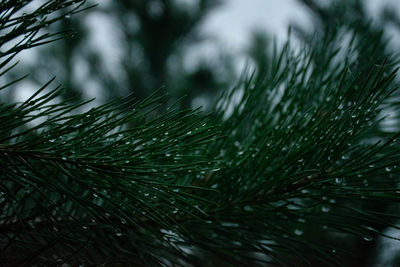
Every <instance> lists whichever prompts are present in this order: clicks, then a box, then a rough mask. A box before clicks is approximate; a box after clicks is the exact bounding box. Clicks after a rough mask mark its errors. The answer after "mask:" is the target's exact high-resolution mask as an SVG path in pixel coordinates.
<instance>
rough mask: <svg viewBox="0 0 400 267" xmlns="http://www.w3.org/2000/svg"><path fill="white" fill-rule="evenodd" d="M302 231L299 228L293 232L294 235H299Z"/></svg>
mask: <svg viewBox="0 0 400 267" xmlns="http://www.w3.org/2000/svg"><path fill="white" fill-rule="evenodd" d="M303 233H304V232H303V230H301V229H296V230H294V234H295V235H298V236H300V235H302V234H303Z"/></svg>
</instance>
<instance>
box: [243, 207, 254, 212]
mask: <svg viewBox="0 0 400 267" xmlns="http://www.w3.org/2000/svg"><path fill="white" fill-rule="evenodd" d="M243 209H244V210H245V211H248V212H251V211H253V208H252V207H251V206H245V207H244V208H243Z"/></svg>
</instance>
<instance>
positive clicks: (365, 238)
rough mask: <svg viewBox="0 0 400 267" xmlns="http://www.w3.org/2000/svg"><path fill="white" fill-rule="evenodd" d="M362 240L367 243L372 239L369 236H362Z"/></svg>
mask: <svg viewBox="0 0 400 267" xmlns="http://www.w3.org/2000/svg"><path fill="white" fill-rule="evenodd" d="M363 239H364V240H365V241H367V242H369V241H372V237H371V236H364V237H363Z"/></svg>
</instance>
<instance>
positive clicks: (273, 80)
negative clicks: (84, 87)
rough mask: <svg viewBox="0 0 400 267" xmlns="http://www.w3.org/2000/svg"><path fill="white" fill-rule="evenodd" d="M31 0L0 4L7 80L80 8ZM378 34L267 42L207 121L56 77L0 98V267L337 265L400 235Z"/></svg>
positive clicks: (392, 90)
mask: <svg viewBox="0 0 400 267" xmlns="http://www.w3.org/2000/svg"><path fill="white" fill-rule="evenodd" d="M35 3H38V1H33V0H30V1H29V0H28V1H26V0H25V1H22V0H18V1H11V0H9V1H2V2H1V3H0V31H1V36H0V50H1V54H0V56H1V59H2V61H1V63H0V68H1V72H0V76H1V77H2V78H3V77H4V75H5V74H6V73H9V72H11V71H13V70H14V69H15V68H16V64H15V63H14V58H15V57H16V56H17V55H18V53H19V52H21V51H23V50H25V49H28V48H32V47H35V46H39V45H43V44H46V43H49V42H52V41H55V40H57V39H58V38H61V37H62V38H64V37H67V36H66V35H68V33H47V32H45V28H46V27H47V26H48V24H51V23H54V22H56V21H58V20H60V19H61V18H62V17H65V16H70V15H71V14H74V13H77V12H79V11H82V10H84V9H85V8H86V7H85V6H84V3H85V1H84V0H77V1H61V0H47V1H45V2H44V3H42V5H39V6H37V5H34V4H35ZM349 36H350V37H353V38H348V37H349ZM381 38H383V37H382V35H379V36H375V37H374V38H373V39H370V38H369V39H367V40H366V39H363V38H360V37H359V36H358V35H357V33H356V32H355V30H354V29H353V30H352V29H350V30H348V31H344V30H343V31H331V32H330V33H329V35H327V36H325V37H324V38H314V39H312V40H311V41H310V42H309V43H308V44H307V45H304V46H303V47H302V49H300V50H294V49H292V48H291V46H290V41H288V43H286V44H285V46H284V47H283V48H282V49H278V48H277V47H276V46H274V50H273V52H272V53H271V55H269V56H268V57H266V60H268V64H267V63H263V68H260V69H258V70H256V71H254V72H253V73H252V74H251V75H246V74H244V75H243V77H242V78H241V79H240V81H239V82H238V83H237V85H236V86H235V87H233V88H232V89H231V90H225V93H224V94H223V95H222V96H221V97H220V98H219V101H218V102H217V104H216V105H215V107H214V109H213V111H212V112H211V113H209V114H204V113H201V112H200V111H199V110H179V109H178V108H177V105H178V104H179V103H177V104H176V105H172V106H170V107H169V108H168V109H166V110H163V111H161V109H160V108H159V106H160V105H164V101H165V98H164V97H163V95H162V94H160V93H159V92H156V93H154V94H152V95H151V96H150V97H149V98H147V99H145V100H143V101H140V102H135V101H133V100H132V97H129V96H128V97H126V98H122V99H117V100H114V101H112V102H110V103H107V104H104V105H101V106H99V107H94V108H91V109H90V110H88V111H86V112H82V111H81V107H82V106H85V105H87V104H88V103H87V102H84V103H80V104H76V105H71V104H69V103H70V102H67V101H66V100H62V99H61V100H60V98H59V96H60V95H62V94H63V90H62V89H60V87H56V88H55V89H52V86H53V85H52V81H49V82H48V83H46V84H44V85H43V86H42V87H41V88H40V89H38V90H37V92H35V94H34V95H32V96H31V97H30V98H29V99H28V100H26V101H24V102H22V103H1V104H0V117H1V120H0V125H1V127H0V170H1V171H0V192H1V195H0V210H1V213H0V233H1V234H0V245H1V246H0V249H1V251H0V263H1V265H4V266H31V265H33V266H54V265H59V266H76V265H90V266H97V265H100V266H125V265H127V266H132V265H138V266H142V265H143V266H148V265H156V266H158V265H167V266H170V265H171V266H174V265H178V266H181V265H189V266H190V265H193V266H219V265H228V266H229V265H232V266H235V265H237V266H270V265H271V264H275V265H279V266H293V265H294V266H307V265H312V266H338V265H344V264H346V263H348V262H349V261H350V260H352V257H353V255H352V251H354V246H353V245H354V244H356V243H358V242H371V240H372V239H373V238H376V236H377V235H384V234H383V232H382V229H383V228H384V227H393V228H395V229H398V226H396V224H395V220H396V219H398V217H399V216H398V215H397V214H398V208H397V207H396V205H395V204H396V203H397V202H398V201H399V199H400V198H399V196H400V195H399V191H400V188H399V182H398V174H399V170H400V167H399V164H400V152H399V132H398V130H397V128H395V129H392V128H387V127H385V124H384V122H385V117H386V114H387V111H388V110H390V111H391V112H392V113H393V115H392V116H391V118H390V119H391V120H392V121H393V122H394V123H396V125H397V124H398V123H399V118H398V115H397V114H399V113H398V112H399V111H398V106H399V105H398V97H397V95H398V83H397V82H396V80H395V76H396V69H395V67H396V64H395V62H397V58H396V57H394V56H393V55H386V56H385V57H386V59H382V58H381V57H376V53H378V52H381V51H380V50H379V49H380V46H379V45H373V44H384V42H383V39H381ZM366 47H370V49H364V50H362V51H364V52H365V53H363V54H359V53H358V52H357V51H360V50H361V49H363V48H366ZM355 54H357V55H361V56H362V60H363V61H362V62H363V64H364V65H363V66H361V67H360V66H359V61H357V59H358V58H357V57H356V56H355ZM260 62H263V61H260ZM21 79H23V77H22V78H18V79H16V80H14V81H11V82H7V81H2V82H3V85H2V87H1V89H2V91H5V90H10V89H11V87H12V85H13V84H14V83H16V82H18V81H19V80H21ZM371 202H375V203H377V204H379V205H383V206H387V207H389V208H388V209H387V210H385V211H384V212H381V211H377V210H376V209H375V208H374V207H372V206H371V205H369V203H371ZM387 238H394V239H396V238H398V237H395V236H387Z"/></svg>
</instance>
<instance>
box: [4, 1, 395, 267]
mask: <svg viewBox="0 0 400 267" xmlns="http://www.w3.org/2000/svg"><path fill="white" fill-rule="evenodd" d="M298 1H299V2H301V3H302V4H303V5H304V7H306V8H307V10H308V12H309V14H310V17H311V18H312V21H313V27H312V28H306V29H305V28H302V27H300V26H298V24H297V23H296V22H293V23H292V25H291V28H292V31H291V32H292V36H294V38H297V40H300V41H301V42H304V44H305V45H306V46H307V45H311V43H312V42H313V41H315V39H316V38H319V39H320V41H321V42H322V43H326V44H327V45H340V44H337V43H336V44H335V43H332V42H331V40H330V39H329V38H331V37H332V36H335V34H336V31H339V30H342V29H343V28H345V29H347V30H348V31H349V32H354V33H355V38H360V39H365V42H364V44H365V45H360V46H357V49H358V54H357V55H356V56H357V59H358V60H356V62H357V64H353V65H352V68H354V69H353V70H351V71H352V72H354V73H359V72H361V73H367V72H369V69H365V66H370V64H365V62H363V60H370V58H369V57H364V56H363V55H370V54H371V50H373V51H374V55H375V60H376V62H377V64H380V63H382V62H383V61H384V59H385V58H387V57H388V56H390V55H392V54H393V53H394V52H395V49H393V47H391V46H390V42H389V39H390V38H391V35H393V33H398V30H400V18H399V17H398V16H397V13H396V12H395V11H396V9H395V8H393V7H384V8H383V9H382V10H381V12H380V13H379V18H378V19H375V20H374V21H372V20H371V16H370V14H369V13H368V12H367V11H366V7H365V2H363V1H361V0H349V1H347V0H346V1H344V0H343V1H328V2H327V1H317V0H298ZM221 5H224V1H222V0H218V1H217V0H198V1H176V0H175V1H167V0H151V1H142V0H121V1H107V2H105V4H101V5H99V6H97V7H96V8H94V9H92V10H90V11H88V12H87V13H85V15H84V16H76V17H72V18H67V19H65V20H63V21H62V22H61V23H59V24H57V25H53V26H52V27H55V30H56V31H68V30H72V31H73V32H74V37H73V38H68V39H64V40H61V41H59V42H56V43H54V44H51V45H49V46H46V47H44V48H39V49H36V50H35V51H34V52H30V53H35V54H31V60H29V61H28V62H22V63H21V66H20V67H19V69H20V70H21V72H24V73H30V76H29V79H30V82H31V83H33V84H37V85H39V84H42V83H43V82H45V81H46V79H49V77H48V76H47V75H48V74H53V73H57V80H59V81H60V82H62V84H63V86H64V87H65V88H66V89H67V90H66V92H67V94H66V95H65V97H67V98H70V99H71V101H79V100H82V99H87V98H91V97H96V98H97V99H98V100H99V101H100V102H105V101H107V100H110V99H113V98H116V97H119V96H126V95H128V94H132V96H133V97H134V98H135V99H137V100H141V99H144V98H145V97H147V96H149V95H150V94H151V93H152V92H154V91H155V90H157V89H160V88H161V90H162V91H163V92H165V93H167V94H168V96H169V98H168V99H169V103H173V102H175V101H176V100H177V99H179V98H181V97H183V96H185V97H184V98H183V101H181V102H180V105H181V108H188V107H197V106H203V107H204V108H205V109H206V110H207V107H210V106H212V104H213V100H214V99H216V97H215V96H216V94H219V93H222V92H220V91H219V90H226V89H229V88H230V87H232V86H233V85H234V83H235V81H237V80H238V77H237V76H238V73H236V72H235V64H236V63H235V59H236V58H235V57H236V55H234V54H231V53H230V52H229V51H226V50H225V49H223V48H222V47H221V48H220V53H219V56H218V57H217V58H215V59H214V60H213V61H210V60H206V59H205V60H200V61H199V62H197V64H195V67H193V68H190V69H189V68H187V67H185V65H184V63H183V61H184V57H185V55H186V52H187V51H188V49H190V47H191V46H193V45H196V44H198V43H200V42H202V41H204V36H201V34H200V32H199V27H200V25H201V23H202V22H203V20H204V19H205V18H206V17H207V15H208V14H210V12H212V10H214V9H215V8H217V7H220V6H221ZM94 16H100V17H102V18H103V20H104V21H105V22H107V23H108V24H109V25H112V27H109V25H108V26H107V27H106V25H103V26H104V27H102V28H103V30H104V31H106V35H105V36H106V37H107V38H115V39H116V40H118V41H117V42H115V45H116V47H104V46H103V48H105V49H108V51H106V52H107V53H104V51H101V50H99V49H96V48H95V47H96V45H97V46H100V47H101V45H102V44H101V39H100V40H99V39H98V38H97V36H98V34H99V33H98V32H96V31H94V29H96V27H90V25H91V23H92V24H93V20H91V18H93V17H94ZM92 26H93V25H92ZM95 26H96V25H95ZM343 26H344V27H343ZM103 36H104V34H103ZM368 40H378V42H373V43H372V42H368ZM96 42H97V43H96ZM99 42H100V43H99ZM274 45H275V44H274V43H273V38H272V37H271V36H269V35H268V34H267V33H266V32H265V31H260V30H255V31H254V32H253V36H252V38H251V42H250V45H249V46H248V47H247V48H246V49H245V50H244V53H245V54H246V55H247V57H248V58H249V65H250V66H251V67H252V68H249V69H253V67H254V69H255V70H256V73H257V74H259V75H260V77H258V79H262V78H263V77H262V74H263V73H265V71H266V70H267V69H268V67H269V64H270V62H271V59H270V57H271V54H272V50H273V47H274ZM324 51H325V50H324V49H323V47H321V49H320V50H318V49H316V51H315V53H317V54H318V53H319V56H315V57H314V59H316V60H318V59H320V60H321V62H324V56H326V55H324V54H323V52H324ZM393 58H399V57H390V59H393ZM110 62H111V63H112V64H110ZM22 64H23V65H22ZM314 64H315V65H316V66H318V64H319V62H314ZM389 64H392V65H393V66H397V65H398V62H389ZM110 66H117V68H110ZM13 75H16V74H15V73H14V74H13ZM12 78H14V77H10V79H12ZM361 82H362V81H360V83H361ZM14 94H15V95H14V97H16V95H17V94H18V93H17V92H14ZM366 205H370V207H369V208H370V209H373V210H375V211H376V212H382V213H383V212H387V211H388V210H391V211H393V210H398V208H397V207H387V206H382V205H378V204H377V203H373V202H370V203H367V204H366ZM377 227H378V226H377ZM381 230H382V231H384V229H381ZM315 234H321V233H319V232H316V233H315ZM323 238H328V237H322V239H323ZM371 238H372V240H373V241H371V242H361V241H359V240H356V239H354V238H353V239H352V238H350V237H348V236H343V237H337V240H336V241H334V242H342V243H343V244H344V245H343V247H346V248H348V249H349V250H351V251H353V252H354V253H355V254H357V255H356V256H355V257H354V255H352V257H349V261H348V266H369V265H372V264H373V263H374V262H375V261H376V259H377V257H378V256H377V254H379V253H382V251H383V250H387V249H388V248H387V247H380V246H381V245H380V244H379V240H380V239H379V238H377V236H373V237H371ZM350 258H351V259H350ZM389 261H390V264H394V265H396V264H400V259H399V257H397V258H396V256H395V254H394V253H393V254H392V258H391V259H389Z"/></svg>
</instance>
